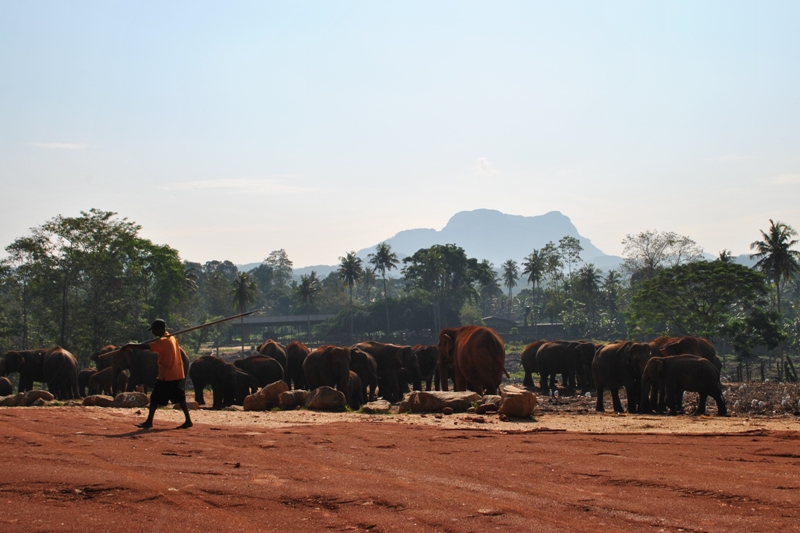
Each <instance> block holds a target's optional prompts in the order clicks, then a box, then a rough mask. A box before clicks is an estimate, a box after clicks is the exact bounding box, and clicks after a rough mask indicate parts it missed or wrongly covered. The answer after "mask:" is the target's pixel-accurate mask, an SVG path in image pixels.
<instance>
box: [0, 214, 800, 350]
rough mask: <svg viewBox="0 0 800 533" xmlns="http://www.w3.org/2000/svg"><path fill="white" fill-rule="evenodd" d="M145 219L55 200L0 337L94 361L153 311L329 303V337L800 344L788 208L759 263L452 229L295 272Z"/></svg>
mask: <svg viewBox="0 0 800 533" xmlns="http://www.w3.org/2000/svg"><path fill="white" fill-rule="evenodd" d="M140 229H141V228H140V226H138V225H137V224H135V223H133V222H130V221H128V220H127V219H124V218H119V217H118V216H117V215H116V213H112V212H106V211H100V210H96V209H93V210H91V211H89V212H88V213H81V215H80V216H78V217H62V216H57V217H55V218H54V219H52V220H50V221H48V222H45V223H44V224H43V225H41V226H39V227H37V228H34V229H33V230H32V231H31V234H30V235H29V236H26V237H21V238H18V239H17V240H15V241H14V242H13V243H11V244H10V245H8V246H7V247H6V252H7V254H8V256H7V258H6V259H5V260H4V261H3V262H2V264H0V349H3V350H6V349H10V348H12V347H13V348H29V347H38V346H51V345H54V344H59V345H61V346H64V347H66V348H68V349H69V350H70V351H72V352H73V353H74V354H75V355H76V356H77V357H78V358H79V360H81V361H83V362H85V361H86V358H87V357H88V356H89V355H90V354H91V353H93V352H94V351H96V350H98V349H99V348H100V347H102V346H104V345H105V344H108V343H119V342H124V341H127V340H131V339H144V338H146V336H147V334H146V328H147V326H148V324H149V323H150V322H151V321H152V320H153V319H154V318H156V317H161V318H164V319H166V320H167V322H168V324H169V325H170V327H171V328H173V329H179V328H182V327H187V326H189V325H193V324H197V323H201V322H205V321H208V320H212V319H214V318H219V317H222V316H228V315H231V314H233V313H235V312H237V311H240V310H245V309H263V311H264V313H266V314H268V315H310V314H317V313H321V314H331V315H334V318H332V319H330V320H328V321H326V322H324V323H323V324H320V325H317V326H315V328H314V330H313V331H308V332H307V335H313V336H315V338H317V339H320V340H324V339H325V338H332V339H347V338H363V337H364V336H365V335H367V334H369V335H371V336H375V337H381V338H384V339H392V338H393V335H397V334H399V333H401V332H409V331H413V332H417V333H420V334H428V335H435V332H437V331H438V330H439V329H441V328H443V327H449V326H458V325H462V324H469V323H481V319H482V318H483V317H488V316H498V317H503V318H507V319H509V320H513V321H515V322H516V323H517V324H519V326H521V327H524V326H532V325H536V324H541V323H563V325H564V328H565V330H566V334H567V335H568V336H569V337H571V338H588V339H598V340H613V339H619V338H646V337H652V336H655V335H659V334H666V335H672V336H681V335H700V336H704V337H708V338H711V339H713V340H714V341H715V342H716V343H717V344H718V345H720V344H725V343H727V346H728V347H729V348H730V349H732V350H733V351H735V353H737V354H738V356H739V357H740V358H741V359H742V360H745V361H747V360H750V359H752V358H753V357H755V356H756V355H757V353H758V350H763V349H770V350H772V349H775V348H778V347H779V348H780V349H781V351H783V350H786V351H787V352H794V353H797V352H798V350H799V349H800V318H799V317H800V314H799V313H798V302H800V279H799V278H798V273H799V272H800V266H799V263H798V258H799V257H800V254H798V252H797V251H796V250H794V247H795V246H796V243H797V241H796V240H795V239H794V237H795V236H796V234H795V232H794V230H793V229H792V228H791V227H790V226H788V225H786V224H783V223H780V222H773V221H770V227H769V228H768V229H767V230H766V231H765V232H762V239H761V240H759V241H756V242H754V243H752V249H753V253H754V258H755V259H758V263H757V265H756V268H748V267H745V266H742V265H739V264H737V263H734V262H733V260H732V257H731V256H730V254H729V253H728V252H726V251H723V252H722V253H720V254H719V257H718V258H717V259H716V260H713V261H706V260H704V259H703V253H702V252H703V251H702V249H701V248H700V247H699V246H697V245H696V243H694V241H692V240H691V239H690V238H689V237H685V236H681V235H677V234H675V233H669V232H656V231H644V232H641V233H638V234H635V235H628V236H626V238H625V239H624V240H623V244H624V252H623V255H624V257H625V261H624V263H623V265H622V266H621V267H620V268H619V269H618V270H610V271H608V272H602V271H601V270H599V269H598V268H596V267H595V266H594V265H593V264H590V263H589V264H587V263H585V262H584V261H583V260H582V258H581V252H582V251H583V250H582V248H581V246H580V242H579V241H578V240H577V239H575V238H574V237H570V236H565V237H564V238H562V239H560V240H559V241H558V242H557V243H556V242H550V243H548V244H547V245H545V246H544V247H542V248H541V249H534V250H532V251H531V253H530V254H529V255H528V256H527V257H524V258H512V259H508V260H507V261H505V262H504V263H503V264H502V265H499V266H495V265H493V264H491V263H490V262H488V261H486V260H484V259H478V258H472V257H468V256H467V254H466V253H465V251H464V249H463V248H461V247H459V246H457V245H456V244H447V245H434V246H431V247H429V248H423V249H420V250H418V251H417V252H415V253H414V254H413V255H411V256H409V257H405V258H402V260H401V259H400V258H398V257H397V255H396V254H395V253H394V252H393V251H392V250H391V247H390V246H389V245H388V244H386V243H381V244H380V245H379V246H378V247H377V249H376V252H375V253H374V254H370V256H369V257H366V258H359V257H357V256H356V254H355V253H354V252H349V253H346V254H345V255H344V256H342V257H341V258H340V264H339V266H338V269H337V270H336V271H334V272H332V273H330V274H329V275H328V276H326V277H324V278H321V277H319V276H318V275H317V274H316V273H315V272H311V273H310V274H308V275H303V276H300V277H299V278H298V277H295V276H294V275H293V264H292V261H291V260H290V258H289V257H288V255H287V254H286V252H285V251H284V250H275V251H272V252H270V253H269V254H268V255H267V257H266V258H265V259H264V261H263V262H262V263H261V264H260V265H259V266H258V267H257V268H255V269H253V270H251V271H250V272H247V273H245V272H240V271H239V270H238V268H237V267H236V266H235V265H234V264H233V263H231V262H230V261H209V262H206V263H205V264H200V263H192V262H187V261H182V260H181V259H180V256H179V254H178V252H177V250H175V249H173V248H170V247H169V246H164V245H156V244H154V243H152V242H151V241H149V240H147V239H144V238H142V237H141V236H140V235H139V231H140ZM515 289H516V290H517V291H516V292H515ZM520 289H521V290H520ZM231 332H232V328H231V326H230V325H227V326H222V327H215V328H209V329H207V330H202V331H201V332H198V333H196V334H194V335H193V336H189V337H187V338H186V339H185V340H184V341H183V344H184V345H185V346H186V347H187V348H189V349H190V351H197V350H198V349H199V347H200V345H201V344H202V343H206V342H212V343H225V342H231V341H232V340H233V339H232V338H231ZM306 340H308V339H306Z"/></svg>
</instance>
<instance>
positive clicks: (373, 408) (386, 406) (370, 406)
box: [361, 400, 392, 414]
mask: <svg viewBox="0 0 800 533" xmlns="http://www.w3.org/2000/svg"><path fill="white" fill-rule="evenodd" d="M391 409H392V404H390V403H389V402H387V401H386V400H375V401H374V402H369V403H366V404H364V405H363V406H362V407H361V411H363V412H364V413H369V414H378V413H388V412H389V411H391Z"/></svg>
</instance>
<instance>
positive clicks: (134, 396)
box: [111, 392, 150, 407]
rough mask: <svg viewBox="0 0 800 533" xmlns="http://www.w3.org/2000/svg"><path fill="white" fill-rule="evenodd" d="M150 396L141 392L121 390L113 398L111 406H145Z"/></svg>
mask: <svg viewBox="0 0 800 533" xmlns="http://www.w3.org/2000/svg"><path fill="white" fill-rule="evenodd" d="M149 403H150V398H149V397H148V396H147V394H145V393H143V392H122V393H120V394H117V397H116V398H114V403H113V404H111V407H145V406H146V405H147V404H149Z"/></svg>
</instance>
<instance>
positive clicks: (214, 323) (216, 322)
mask: <svg viewBox="0 0 800 533" xmlns="http://www.w3.org/2000/svg"><path fill="white" fill-rule="evenodd" d="M259 311H260V309H256V310H255V311H248V312H247V313H239V314H238V315H233V316H229V317H225V318H220V319H219V320H214V321H212V322H207V323H205V324H200V325H199V326H192V327H191V328H186V329H182V330H180V331H176V332H175V333H170V334H168V335H166V337H176V336H178V335H183V334H184V333H189V332H191V331H196V330H198V329H203V328H207V327H209V326H216V325H217V324H222V323H223V322H227V321H229V320H234V319H236V318H239V317H242V318H244V317H246V316H247V315H252V314H253V313H258V312H259ZM157 340H158V339H150V340H149V341H144V342H142V343H140V344H150V343H151V342H155V341H157ZM120 351H121V348H117V349H116V350H111V351H110V352H105V353H103V354H101V355H102V356H103V357H105V356H107V355H113V354H115V353H118V352H120Z"/></svg>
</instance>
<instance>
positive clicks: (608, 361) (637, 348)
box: [592, 341, 651, 413]
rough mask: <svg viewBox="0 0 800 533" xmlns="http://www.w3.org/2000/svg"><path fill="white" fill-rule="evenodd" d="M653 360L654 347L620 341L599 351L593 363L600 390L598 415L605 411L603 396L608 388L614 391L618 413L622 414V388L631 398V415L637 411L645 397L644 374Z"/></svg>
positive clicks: (593, 370) (598, 394) (595, 378)
mask: <svg viewBox="0 0 800 533" xmlns="http://www.w3.org/2000/svg"><path fill="white" fill-rule="evenodd" d="M650 357H651V352H650V345H649V344H647V343H639V342H631V341H618V342H615V343H611V344H609V345H606V346H603V347H601V348H599V349H598V350H597V352H596V353H595V356H594V359H593V360H592V374H593V376H594V384H595V387H597V403H596V407H595V408H596V410H597V412H604V411H605V407H604V406H603V395H604V393H605V389H606V387H608V388H609V390H610V391H611V399H612V402H613V404H614V411H615V412H618V413H621V412H622V403H621V402H620V401H619V389H620V387H625V394H626V395H627V396H628V412H629V413H636V412H637V410H638V403H639V398H640V396H641V394H642V392H641V387H642V373H643V372H644V367H645V365H647V361H648V360H649V359H650Z"/></svg>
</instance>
